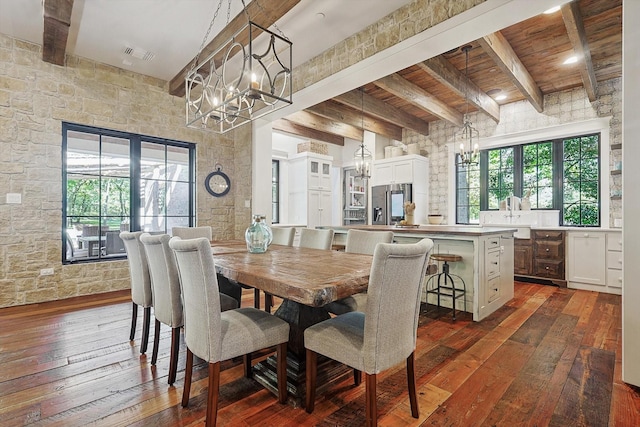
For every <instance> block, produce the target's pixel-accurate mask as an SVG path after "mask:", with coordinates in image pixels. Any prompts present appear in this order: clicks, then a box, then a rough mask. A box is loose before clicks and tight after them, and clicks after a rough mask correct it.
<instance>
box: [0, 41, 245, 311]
mask: <svg viewBox="0 0 640 427" xmlns="http://www.w3.org/2000/svg"><path fill="white" fill-rule="evenodd" d="M63 121H68V122H73V123H79V124H84V125H91V126H97V127H103V128H107V129H115V130H122V131H127V132H133V133H139V134H143V135H150V136H157V137H162V138H170V139H175V140H180V141H186V142H193V143H195V144H197V148H196V153H197V155H196V157H197V164H196V170H197V191H196V193H197V194H196V198H197V222H198V224H199V225H211V226H213V227H214V234H215V237H216V238H235V237H237V236H242V234H241V233H240V232H239V230H241V231H244V229H245V228H246V226H247V224H249V223H250V219H251V215H250V209H245V208H239V209H236V208H235V207H236V206H244V204H243V203H241V204H238V203H237V199H238V198H240V199H242V200H244V199H250V195H251V128H250V126H249V125H247V126H244V127H243V128H240V129H239V130H236V131H232V132H230V133H228V134H225V135H224V136H218V135H215V134H212V133H210V132H203V131H201V130H194V129H189V128H187V127H185V124H184V98H177V97H174V96H171V95H169V94H168V86H167V82H165V81H162V80H158V79H154V78H151V77H148V76H144V75H141V74H136V73H132V72H129V71H125V70H122V69H119V68H115V67H111V66H107V65H104V64H100V63H95V62H93V61H90V60H87V59H84V58H80V57H75V56H67V60H66V65H65V66H64V67H60V66H56V65H52V64H49V63H46V62H43V61H42V52H41V48H40V46H39V45H35V44H31V43H27V42H23V41H19V40H16V39H12V38H10V37H7V36H4V35H2V34H0V188H1V189H2V191H0V307H5V306H11V305H20V304H28V303H35V302H41V301H49V300H56V299H62V298H68V297H73V296H79V295H86V294H94V293H100V292H107V291H112V290H117V289H126V288H128V287H129V270H128V265H127V262H126V261H111V262H102V263H90V264H78V265H62V262H61V260H62V248H63V244H62V241H61V235H62V233H61V232H62V212H61V207H62V172H61V163H62V160H61V156H62V152H61V141H62V126H61V123H62V122H63ZM247 132H248V135H249V137H247ZM238 159H240V160H238ZM216 162H219V163H221V164H222V165H223V168H224V169H223V170H224V171H225V172H226V173H227V174H228V175H229V176H230V178H231V179H232V192H231V193H230V194H229V195H228V196H226V197H222V198H214V197H211V196H209V195H208V193H207V192H206V191H205V189H204V177H205V176H206V175H207V174H208V173H209V172H211V171H212V170H214V165H215V163H216ZM6 193H20V194H21V195H22V204H20V205H14V204H6V203H5V194H6ZM43 268H53V270H54V274H53V275H52V276H40V270H41V269H43Z"/></svg>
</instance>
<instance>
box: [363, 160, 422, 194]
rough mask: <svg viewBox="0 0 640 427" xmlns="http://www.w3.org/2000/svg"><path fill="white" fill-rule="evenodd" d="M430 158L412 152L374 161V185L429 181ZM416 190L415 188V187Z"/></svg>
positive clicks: (414, 183) (372, 177) (372, 176)
mask: <svg viewBox="0 0 640 427" xmlns="http://www.w3.org/2000/svg"><path fill="white" fill-rule="evenodd" d="M428 173H429V160H428V159H427V158H426V157H424V156H420V155H417V154H411V155H406V156H400V157H392V158H390V159H382V160H376V161H375V162H373V173H372V175H371V179H372V185H389V184H413V185H416V184H418V185H419V184H420V183H425V185H426V183H427V177H428ZM414 190H415V189H414Z"/></svg>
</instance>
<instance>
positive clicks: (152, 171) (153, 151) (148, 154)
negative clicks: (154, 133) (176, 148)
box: [140, 142, 167, 179]
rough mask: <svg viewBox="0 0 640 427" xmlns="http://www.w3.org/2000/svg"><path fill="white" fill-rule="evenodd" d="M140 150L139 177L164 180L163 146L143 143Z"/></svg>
mask: <svg viewBox="0 0 640 427" xmlns="http://www.w3.org/2000/svg"><path fill="white" fill-rule="evenodd" d="M141 146H142V148H141V149H140V176H141V177H142V178H149V179H166V178H167V176H166V170H165V152H166V150H165V146H164V145H159V144H153V143H150V142H143V143H142V144H141Z"/></svg>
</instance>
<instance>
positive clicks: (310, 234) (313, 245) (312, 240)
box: [299, 228, 333, 250]
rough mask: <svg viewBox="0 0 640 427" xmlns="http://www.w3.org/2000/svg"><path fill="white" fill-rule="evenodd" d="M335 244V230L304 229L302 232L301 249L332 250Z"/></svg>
mask: <svg viewBox="0 0 640 427" xmlns="http://www.w3.org/2000/svg"><path fill="white" fill-rule="evenodd" d="M332 244H333V230H331V229H326V230H316V229H315V228H303V229H302V230H300V245H299V246H300V247H301V248H310V249H325V250H329V249H331V245H332Z"/></svg>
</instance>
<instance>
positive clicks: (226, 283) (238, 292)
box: [171, 225, 260, 308]
mask: <svg viewBox="0 0 640 427" xmlns="http://www.w3.org/2000/svg"><path fill="white" fill-rule="evenodd" d="M171 235H172V236H174V237H180V238H181V239H197V238H198V237H206V238H207V239H208V240H209V241H211V240H212V239H213V229H212V228H211V226H208V225H203V226H200V227H173V228H172V229H171ZM218 288H219V289H220V292H222V293H223V294H225V295H228V296H230V297H231V298H233V299H235V300H236V301H237V302H238V307H239V306H240V305H242V288H241V287H240V285H239V284H238V283H237V282H233V281H231V280H228V279H227V278H225V277H224V276H221V275H218ZM258 300H260V294H258ZM256 308H258V307H256Z"/></svg>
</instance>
